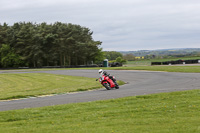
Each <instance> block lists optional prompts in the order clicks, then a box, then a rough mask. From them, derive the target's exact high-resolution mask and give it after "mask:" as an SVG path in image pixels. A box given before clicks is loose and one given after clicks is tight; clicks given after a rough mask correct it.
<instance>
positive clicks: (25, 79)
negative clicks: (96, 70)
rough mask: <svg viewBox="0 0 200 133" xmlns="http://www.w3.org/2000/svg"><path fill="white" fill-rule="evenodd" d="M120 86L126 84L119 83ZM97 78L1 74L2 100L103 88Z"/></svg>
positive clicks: (0, 97) (40, 74) (0, 89)
mask: <svg viewBox="0 0 200 133" xmlns="http://www.w3.org/2000/svg"><path fill="white" fill-rule="evenodd" d="M118 83H119V85H122V84H124V82H123V81H118ZM102 87H103V86H102V85H101V84H100V83H99V82H96V81H95V78H86V77H77V76H66V75H54V74H45V73H20V74H19V73H18V74H0V92H1V93H0V100H6V99H16V98H26V97H30V96H41V95H49V94H61V93H67V92H75V91H86V90H91V89H97V88H102Z"/></svg>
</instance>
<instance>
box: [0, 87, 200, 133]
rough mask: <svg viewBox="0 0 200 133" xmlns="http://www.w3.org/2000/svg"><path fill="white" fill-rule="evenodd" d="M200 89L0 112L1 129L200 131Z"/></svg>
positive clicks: (111, 132) (51, 132)
mask: <svg viewBox="0 0 200 133" xmlns="http://www.w3.org/2000/svg"><path fill="white" fill-rule="evenodd" d="M199 97H200V90H191V91H182V92H172V93H161V94H152V95H143V96H133V97H126V98H120V99H114V100H106V101H96V102H87V103H78V104H67V105H57V106H50V107H42V108H33V109H22V110H13V111H4V112H0V116H1V117H0V127H1V128H0V129H1V132H5V133H6V132H12V133H18V132H29V133H31V132H33V133H44V132H48V133H55V132H70V133H85V132H95V133H115V132H120V133H132V132H134V133H141V132H143V133H144V132H148V133H166V132H170V133H171V132H173V133H198V132H200V125H199V123H200V117H199V116H200V100H199Z"/></svg>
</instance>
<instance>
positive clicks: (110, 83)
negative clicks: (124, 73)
mask: <svg viewBox="0 0 200 133" xmlns="http://www.w3.org/2000/svg"><path fill="white" fill-rule="evenodd" d="M97 80H98V79H96V81H97ZM99 82H101V84H102V85H103V86H104V87H105V88H106V89H107V90H110V89H112V88H116V89H119V85H118V84H117V81H116V79H115V77H114V76H110V75H107V76H105V75H102V77H100V78H99Z"/></svg>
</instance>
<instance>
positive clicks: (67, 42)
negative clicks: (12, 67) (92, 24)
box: [0, 22, 103, 67]
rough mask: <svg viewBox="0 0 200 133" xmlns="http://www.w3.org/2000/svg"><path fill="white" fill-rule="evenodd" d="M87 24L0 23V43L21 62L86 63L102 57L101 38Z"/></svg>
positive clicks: (32, 64)
mask: <svg viewBox="0 0 200 133" xmlns="http://www.w3.org/2000/svg"><path fill="white" fill-rule="evenodd" d="M92 34H93V32H91V31H90V29H89V28H86V27H82V26H80V25H74V24H71V23H69V24H68V23H61V22H56V23H54V24H47V23H41V24H36V23H31V22H28V23H25V22H19V23H14V24H13V26H8V25H7V24H4V25H0V47H1V45H2V44H8V45H9V46H10V48H11V49H13V53H14V54H16V55H19V56H20V57H21V59H22V60H23V61H24V64H23V66H28V67H41V66H58V65H59V66H67V65H86V64H90V63H92V62H96V61H98V60H100V59H102V55H103V52H102V49H101V48H100V45H101V42H100V41H94V40H93V38H92Z"/></svg>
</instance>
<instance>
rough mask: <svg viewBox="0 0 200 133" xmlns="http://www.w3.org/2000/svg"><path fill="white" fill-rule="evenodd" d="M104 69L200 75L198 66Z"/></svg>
mask: <svg viewBox="0 0 200 133" xmlns="http://www.w3.org/2000/svg"><path fill="white" fill-rule="evenodd" d="M106 69H116V70H147V71H164V72H185V73H200V66H134V67H116V68H106Z"/></svg>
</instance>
